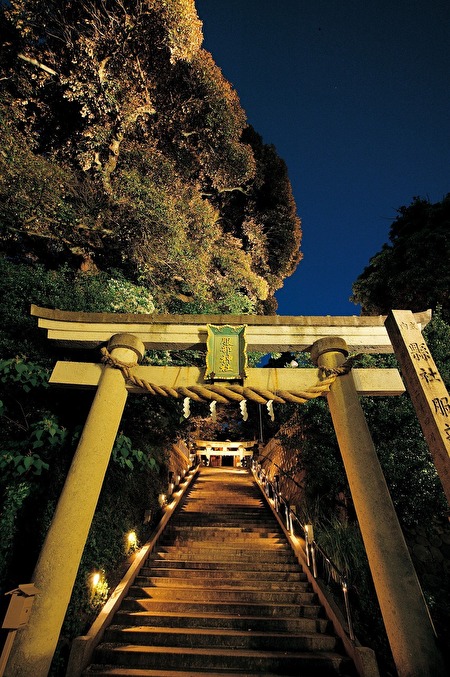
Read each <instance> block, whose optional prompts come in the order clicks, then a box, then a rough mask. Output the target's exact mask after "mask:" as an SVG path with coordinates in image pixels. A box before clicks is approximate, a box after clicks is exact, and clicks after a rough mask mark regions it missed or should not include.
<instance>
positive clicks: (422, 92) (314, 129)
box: [196, 0, 450, 315]
mask: <svg viewBox="0 0 450 677" xmlns="http://www.w3.org/2000/svg"><path fill="white" fill-rule="evenodd" d="M196 6H197V10H198V13H199V15H200V18H201V19H202V21H203V33H204V36H205V42H204V47H205V48H206V49H208V50H209V51H210V52H211V53H212V55H213V57H214V59H215V61H216V63H217V65H218V66H220V68H221V69H222V71H223V74H224V75H225V77H226V78H227V79H228V80H229V81H230V82H231V83H232V84H233V86H234V87H235V89H236V91H237V92H238V95H239V98H240V100H241V104H242V106H243V108H244V110H245V111H246V113H247V118H248V121H249V122H250V123H251V124H252V125H253V126H254V127H255V129H256V131H257V132H258V133H259V134H261V135H262V137H263V139H264V141H265V142H266V143H272V144H274V145H275V147H276V149H277V151H278V153H279V155H280V156H281V157H282V158H283V159H284V160H285V161H286V163H287V166H288V170H289V176H290V179H291V183H292V187H293V191H294V197H295V199H296V203H297V209H298V214H299V216H300V217H301V219H302V224H303V225H302V228H303V243H302V251H303V254H304V258H303V261H302V262H301V263H300V264H299V266H298V268H297V271H296V272H295V273H294V275H293V276H292V277H290V278H289V279H287V280H286V281H285V284H284V287H283V289H281V290H280V291H279V292H278V293H277V299H278V304H279V305H278V313H279V314H280V315H358V314H359V307H358V306H355V305H354V304H352V303H350V302H349V301H348V298H349V296H350V294H351V286H352V283H353V282H354V281H355V280H356V278H357V277H358V275H359V274H360V273H361V272H362V271H363V269H364V267H365V266H366V265H367V264H368V262H369V259H370V258H371V256H373V255H374V254H375V253H376V252H377V251H379V249H380V248H381V246H382V245H383V243H384V242H387V241H388V233H389V227H390V224H391V223H392V221H393V219H394V218H395V216H396V209H397V208H398V207H400V206H402V205H406V204H409V203H410V202H411V201H412V198H413V196H415V195H420V196H421V197H428V198H429V199H430V200H431V201H433V202H434V201H437V200H440V199H442V197H443V196H444V195H445V194H446V193H448V192H450V3H449V2H448V0H280V1H279V2H274V0H196Z"/></svg>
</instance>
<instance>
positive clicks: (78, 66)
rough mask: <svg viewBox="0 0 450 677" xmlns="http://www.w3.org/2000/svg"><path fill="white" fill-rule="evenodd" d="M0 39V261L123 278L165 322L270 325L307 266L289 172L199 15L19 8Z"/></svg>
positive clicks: (168, 5) (7, 12)
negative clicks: (238, 318) (207, 41)
mask: <svg viewBox="0 0 450 677" xmlns="http://www.w3.org/2000/svg"><path fill="white" fill-rule="evenodd" d="M1 32H2V38H3V40H2V42H3V48H2V52H1V56H0V74H1V77H2V80H3V83H2V84H3V93H2V95H1V99H0V140H1V144H2V149H3V150H2V153H1V155H0V169H1V176H2V178H1V180H0V196H1V198H2V207H1V211H0V219H1V222H2V226H3V229H2V235H1V239H0V248H1V250H3V252H4V253H5V254H6V255H7V256H9V257H10V258H11V257H12V258H14V257H18V256H20V257H22V258H23V257H24V256H25V258H26V260H27V261H28V262H31V261H39V262H42V263H44V264H45V265H46V266H47V267H53V268H54V267H56V266H58V265H61V264H62V263H67V264H68V265H69V266H70V267H71V268H72V269H74V270H75V269H77V268H81V269H82V270H83V271H84V272H88V273H91V274H92V273H97V272H98V271H117V270H119V271H121V272H122V273H123V274H124V275H125V277H126V278H127V279H128V280H129V281H130V282H132V283H136V284H138V285H143V286H145V287H147V288H148V289H149V291H150V292H151V294H152V296H153V298H154V302H155V308H156V311H160V312H213V311H218V312H244V313H245V312H258V313H261V312H262V313H264V312H273V311H274V309H275V308H276V303H275V301H274V292H275V291H276V289H278V288H279V287H280V286H281V285H282V283H283V279H284V278H285V277H286V276H287V275H290V274H291V273H292V272H293V270H294V269H295V266H296V265H297V263H298V262H299V260H300V258H301V255H300V251H299V247H300V240H301V230H300V221H299V218H298V216H297V214H296V206H295V203H294V199H293V196H292V190H291V186H290V183H289V179H288V175H287V170H286V166H285V164H284V163H283V161H282V160H281V159H280V158H279V157H278V155H277V153H276V151H275V149H274V148H273V147H272V146H267V145H265V144H264V143H263V142H262V139H261V138H260V137H259V136H258V135H257V134H256V133H255V132H254V131H253V130H252V129H251V128H250V127H249V125H248V124H247V121H246V116H245V112H244V111H243V109H242V107H241V105H240V102H239V99H238V96H237V94H236V92H235V91H234V89H233V88H232V86H231V85H230V83H229V82H227V80H226V79H225V78H224V77H223V75H222V73H221V71H220V69H219V68H218V66H217V65H216V64H215V63H214V61H213V58H212V56H211V54H209V53H208V52H207V51H206V50H204V49H202V47H201V43H202V32H201V22H200V20H199V18H198V16H197V14H196V10H195V5H194V2H193V0H170V1H165V2H162V1H161V0H131V1H127V2H123V1H121V0H81V1H76V2H75V1H72V0H66V1H65V2H60V1H59V0H49V2H46V3H40V2H38V1H37V0H13V1H12V2H11V3H4V4H3V7H2V13H1Z"/></svg>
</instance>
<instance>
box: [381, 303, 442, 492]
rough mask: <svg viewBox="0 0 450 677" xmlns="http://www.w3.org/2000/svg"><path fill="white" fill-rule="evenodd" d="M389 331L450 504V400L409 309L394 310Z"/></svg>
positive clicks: (387, 324) (387, 328)
mask: <svg viewBox="0 0 450 677" xmlns="http://www.w3.org/2000/svg"><path fill="white" fill-rule="evenodd" d="M385 326H386V330H387V332H388V334H389V338H390V339H391V342H392V345H393V347H394V351H395V356H396V358H397V360H398V362H399V364H400V369H401V371H402V376H403V379H404V380H405V383H406V387H407V389H408V393H409V395H410V397H411V401H412V403H413V406H414V409H415V410H416V414H417V418H418V419H419V423H420V425H421V427H422V431H423V435H424V437H425V439H426V441H427V444H428V448H429V450H430V453H431V456H432V458H433V461H434V464H435V466H436V469H437V471H438V474H439V477H440V480H441V482H442V487H443V489H444V492H445V495H446V497H447V501H448V503H449V504H450V397H449V394H448V391H447V388H446V387H445V384H444V381H443V380H442V378H441V375H440V374H439V371H438V368H437V367H436V364H435V362H434V360H433V358H432V356H431V353H430V351H429V350H428V346H427V344H426V342H425V339H424V337H423V336H422V332H421V331H420V329H419V327H418V325H417V324H416V321H415V318H414V315H413V313H412V312H411V311H410V310H391V312H390V313H389V315H388V316H387V318H386V322H385Z"/></svg>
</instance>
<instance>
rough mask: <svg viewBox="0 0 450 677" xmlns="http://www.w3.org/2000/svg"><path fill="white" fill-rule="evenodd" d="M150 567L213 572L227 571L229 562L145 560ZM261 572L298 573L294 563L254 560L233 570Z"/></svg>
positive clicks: (297, 566)
mask: <svg viewBox="0 0 450 677" xmlns="http://www.w3.org/2000/svg"><path fill="white" fill-rule="evenodd" d="M148 566H150V567H151V568H154V569H155V570H156V569H160V568H162V569H166V568H167V569H179V570H184V569H189V570H192V569H200V570H208V569H209V570H213V571H229V570H230V562H223V561H221V562H214V561H208V562H207V561H199V562H194V561H193V560H190V561H189V562H186V561H184V560H180V559H175V560H170V559H155V560H151V559H148V560H147V567H148ZM239 570H241V571H257V570H259V571H261V572H266V571H272V572H293V571H294V572H295V571H299V565H298V564H296V563H295V562H291V563H289V562H279V563H278V562H258V563H255V561H254V560H251V561H250V560H248V561H245V562H244V561H240V562H239V566H238V567H236V568H235V569H234V571H239Z"/></svg>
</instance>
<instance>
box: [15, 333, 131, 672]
mask: <svg viewBox="0 0 450 677" xmlns="http://www.w3.org/2000/svg"><path fill="white" fill-rule="evenodd" d="M108 349H109V351H110V353H111V354H112V355H113V356H114V358H115V359H117V360H120V361H121V362H125V363H127V364H130V365H132V364H136V361H137V359H138V360H139V359H142V357H143V355H144V345H143V344H142V342H141V341H140V340H139V339H137V338H135V337H134V336H132V335H130V334H116V335H115V336H113V337H112V338H111V340H110V341H109V344H108ZM127 394H128V393H127V389H126V387H125V381H124V378H123V376H122V373H121V372H120V371H119V370H117V369H113V368H111V367H104V368H103V370H102V373H101V376H100V380H99V383H98V388H97V392H96V395H95V398H94V401H93V404H92V406H91V410H90V412H89V416H88V418H87V421H86V424H85V427H84V430H83V433H82V436H81V439H80V442H79V444H78V448H77V450H76V452H75V456H74V459H73V461H72V465H71V467H70V470H69V473H68V475H67V478H66V482H65V484H64V488H63V490H62V493H61V496H60V499H59V501H58V505H57V507H56V511H55V515H54V517H53V521H52V524H51V527H50V529H49V531H48V533H47V536H46V539H45V542H44V545H43V548H42V551H41V554H40V556H39V560H38V562H37V565H36V568H35V571H34V578H33V581H34V583H35V585H36V587H37V588H38V589H39V591H40V593H39V594H38V595H36V598H35V602H34V606H33V613H32V614H31V615H30V620H29V623H28V625H27V626H26V627H25V628H24V629H23V630H21V631H20V632H19V633H17V636H16V640H15V642H14V645H13V648H12V651H11V654H10V658H9V661H8V664H7V668H6V672H5V675H7V677H47V675H48V672H49V669H50V664H51V661H52V658H53V654H54V651H55V649H56V645H57V642H58V638H59V633H60V631H61V626H62V624H63V621H64V616H65V614H66V611H67V606H68V604H69V601H70V596H71V594H72V588H73V585H74V583H75V578H76V575H77V572H78V567H79V564H80V560H81V556H82V554H83V549H84V546H85V543H86V539H87V537H88V533H89V529H90V526H91V522H92V518H93V516H94V512H95V508H96V505H97V501H98V497H99V495H100V490H101V488H102V484H103V478H104V475H105V472H106V468H107V466H108V462H109V458H110V455H111V450H112V447H113V445H114V441H115V439H116V435H117V431H118V428H119V425H120V421H121V418H122V413H123V410H124V407H125V402H126V399H127Z"/></svg>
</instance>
